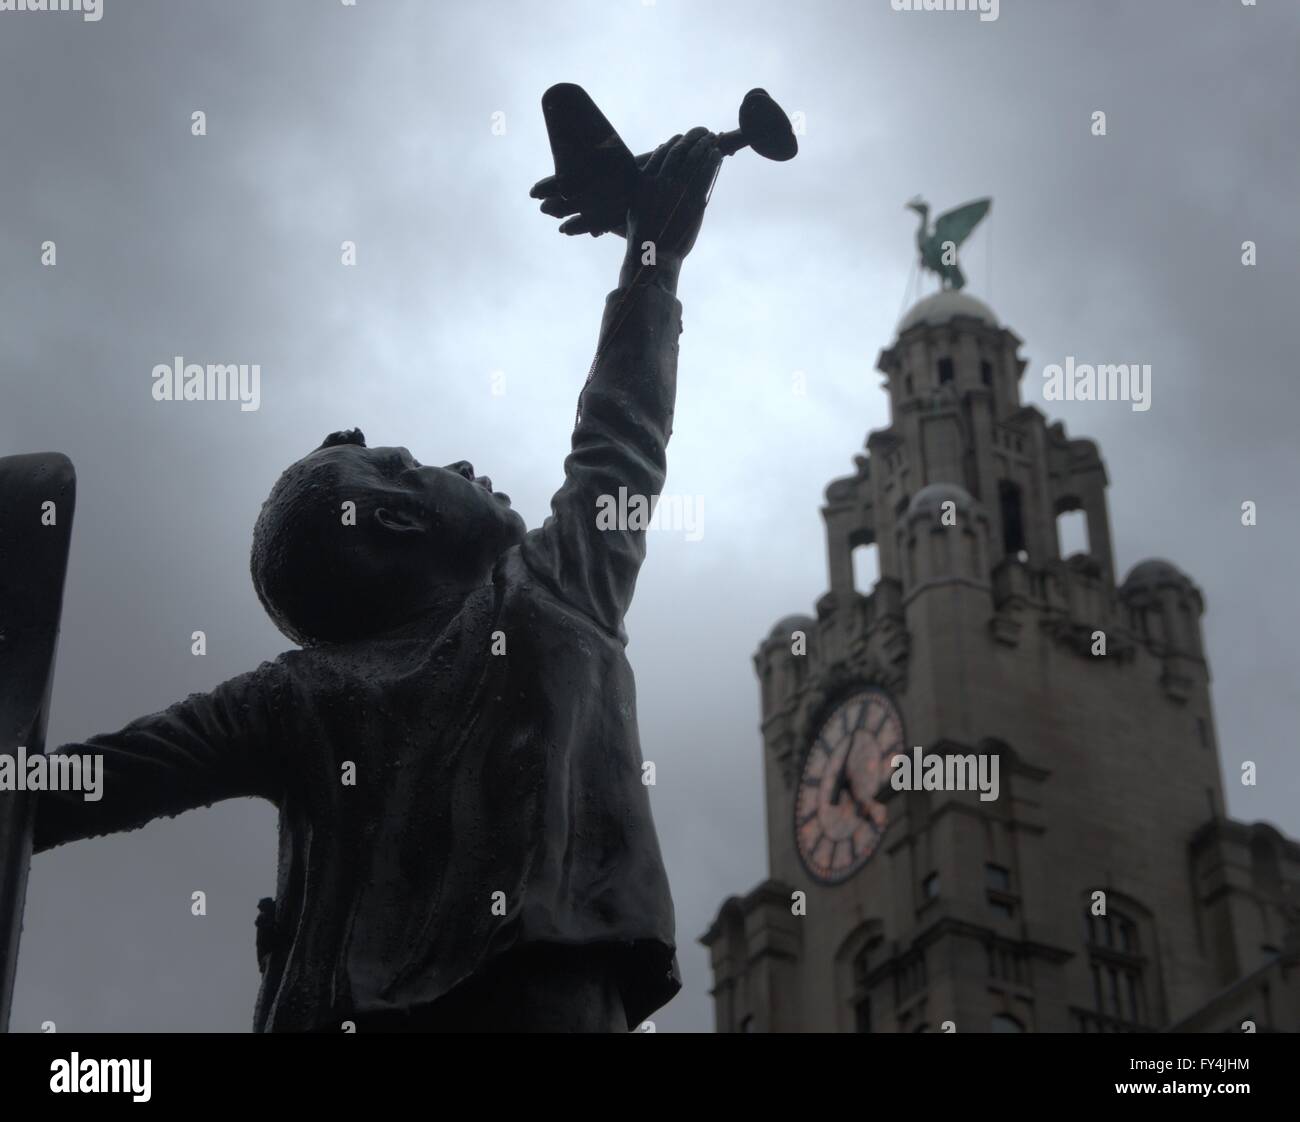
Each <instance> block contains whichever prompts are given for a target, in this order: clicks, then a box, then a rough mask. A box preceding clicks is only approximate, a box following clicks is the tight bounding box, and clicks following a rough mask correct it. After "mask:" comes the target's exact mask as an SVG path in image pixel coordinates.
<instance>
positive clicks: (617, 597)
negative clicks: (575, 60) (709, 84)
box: [522, 128, 722, 634]
mask: <svg viewBox="0 0 1300 1122" xmlns="http://www.w3.org/2000/svg"><path fill="white" fill-rule="evenodd" d="M716 140H717V138H716V136H714V135H713V134H712V133H710V132H708V131H707V130H705V129H702V128H698V129H692V130H691V131H690V132H689V133H687V134H686V135H685V136H679V137H674V138H673V139H672V140H670V141H668V142H667V143H666V144H663V145H660V147H659V148H658V149H656V150H655V152H654V154H653V155H652V156H651V158H650V160H649V162H648V163H647V164H646V166H645V167H644V168H643V169H642V172H641V176H640V180H639V183H638V188H637V193H636V196H635V198H634V200H633V204H632V208H631V210H630V211H629V213H628V225H627V253H626V255H625V257H624V261H623V267H622V271H621V273H620V276H619V287H618V289H617V290H616V291H615V292H613V293H611V294H610V296H609V298H608V299H607V300H606V304H605V315H604V319H603V321H602V323H601V330H600V341H599V344H598V346H597V350H596V360H595V362H594V363H593V364H592V369H591V374H590V375H589V377H588V380H587V384H586V386H585V387H584V388H583V390H582V394H581V396H580V397H579V399H578V422H577V426H576V428H575V429H574V433H573V450H572V451H571V452H570V453H569V456H568V458H567V459H566V460H565V462H564V475H565V479H564V484H563V486H561V488H560V489H559V491H557V492H556V494H555V496H554V498H553V499H552V500H551V517H550V518H548V519H547V520H546V522H545V523H544V524H543V525H542V527H541V529H539V530H537V531H535V532H533V533H531V534H529V535H528V537H527V538H526V539H525V540H524V543H523V546H522V554H523V557H524V560H525V562H526V563H527V564H528V565H529V567H530V568H531V569H532V570H533V571H534V572H536V573H537V574H538V575H539V576H541V577H542V578H543V579H544V580H546V581H547V583H548V584H550V585H551V586H552V587H553V588H554V589H555V591H556V592H557V593H558V594H559V596H560V597H561V598H562V599H564V600H567V601H568V602H569V603H571V604H573V605H574V606H575V607H577V608H579V609H581V610H582V611H584V612H585V613H587V614H589V615H591V616H592V617H594V618H595V620H596V621H597V622H598V623H600V624H601V625H602V626H603V627H604V628H606V630H608V631H610V632H612V633H614V634H621V630H622V621H623V616H624V614H625V613H626V612H627V609H628V606H629V604H630V603H631V600H632V592H633V589H634V588H635V586H636V576H637V571H638V570H639V569H640V567H641V562H642V560H643V559H644V558H645V530H644V527H643V525H641V523H640V522H638V521H637V520H636V518H635V516H634V517H633V518H632V519H630V520H629V519H627V518H625V517H623V516H624V515H625V514H627V513H629V512H634V511H637V510H640V511H648V509H649V508H648V506H647V505H645V504H648V503H650V502H652V501H657V500H656V497H657V496H658V495H659V493H660V492H661V490H662V489H663V484H664V478H665V473H666V465H667V460H666V452H665V450H666V448H667V444H668V437H669V435H670V434H671V432H672V419H673V402H674V399H675V397H676V390H677V336H678V335H679V333H680V332H681V304H680V303H679V302H678V301H677V298H676V292H677V278H678V274H679V272H680V270H681V264H682V261H683V260H684V259H685V257H686V255H687V254H688V253H689V252H690V251H691V247H692V246H693V245H694V244H695V239H696V236H697V235H698V233H699V229H700V223H701V221H702V220H703V217H704V207H705V203H706V202H707V199H708V192H709V188H710V186H711V185H712V183H713V179H714V176H715V174H716V172H717V168H718V164H719V163H720V162H721V160H722V155H721V153H720V152H719V150H718V148H717V145H716ZM650 262H652V263H650Z"/></svg>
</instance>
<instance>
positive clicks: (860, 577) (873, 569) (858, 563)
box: [852, 542, 880, 596]
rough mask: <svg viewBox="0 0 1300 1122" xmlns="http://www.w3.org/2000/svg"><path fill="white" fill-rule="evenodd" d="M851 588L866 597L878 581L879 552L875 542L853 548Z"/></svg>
mask: <svg viewBox="0 0 1300 1122" xmlns="http://www.w3.org/2000/svg"><path fill="white" fill-rule="evenodd" d="M852 557H853V587H854V589H855V590H856V591H858V592H861V593H862V594H863V595H864V596H865V595H867V594H868V593H869V592H870V591H871V590H872V589H873V588H875V587H876V582H877V581H879V580H880V550H879V549H878V548H877V547H876V543H875V542H871V543H869V544H864V545H855V546H854V547H853V554H852Z"/></svg>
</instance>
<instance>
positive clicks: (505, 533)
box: [251, 429, 525, 646]
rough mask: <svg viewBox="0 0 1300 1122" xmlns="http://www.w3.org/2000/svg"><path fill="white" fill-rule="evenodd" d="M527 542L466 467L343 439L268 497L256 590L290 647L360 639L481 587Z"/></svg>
mask: <svg viewBox="0 0 1300 1122" xmlns="http://www.w3.org/2000/svg"><path fill="white" fill-rule="evenodd" d="M348 504H351V505H348ZM524 532H525V527H524V523H523V519H521V518H520V517H519V515H517V514H516V513H515V512H514V511H513V510H512V509H511V508H510V497H509V496H508V495H503V494H500V493H498V492H495V491H493V490H492V481H491V479H489V478H487V477H486V476H482V477H476V476H475V475H474V468H473V466H472V465H470V464H468V463H466V462H464V461H461V462H459V463H454V464H448V465H447V466H446V467H441V468H438V467H422V466H421V465H420V464H418V463H416V461H415V460H413V459H412V458H411V454H410V452H408V451H407V450H406V449H405V448H367V447H366V440H365V437H364V436H362V434H361V432H360V431H359V430H357V429H351V430H349V431H348V432H336V433H334V434H333V435H331V436H328V437H326V438H325V441H324V443H323V444H321V446H320V447H319V448H317V449H316V450H315V451H314V452H312V453H311V454H310V455H308V456H304V457H303V458H302V459H301V460H299V461H298V462H297V463H295V464H291V465H290V466H289V467H288V469H287V470H286V471H285V472H284V474H283V475H281V476H280V478H279V479H278V480H277V481H276V484H275V486H274V487H273V488H271V494H270V496H269V497H268V498H267V500H266V502H265V503H263V504H262V512H261V514H260V515H259V516H258V519H257V525H256V526H255V527H254V529H253V553H252V559H251V561H252V571H253V585H254V587H255V588H256V589H257V595H258V598H259V599H260V600H261V601H262V606H263V607H264V608H266V610H267V613H268V614H269V615H270V617H271V619H272V620H273V621H274V622H275V625H276V626H277V627H278V628H279V629H280V630H281V631H283V632H284V633H285V635H287V636H288V637H289V638H290V639H292V640H293V641H294V642H296V643H301V644H302V645H303V646H312V645H314V644H317V643H322V642H341V641H345V640H348V639H358V638H363V637H365V636H366V635H374V634H378V633H380V632H383V631H386V630H389V629H390V628H392V627H394V626H396V625H398V624H401V623H404V622H406V621H407V620H409V619H411V618H413V617H414V616H417V615H419V614H420V613H421V612H423V611H425V610H427V609H429V608H431V607H433V605H434V604H436V603H437V602H438V601H440V600H441V599H443V598H445V597H446V595H447V594H449V593H456V592H461V591H467V590H468V589H469V588H471V587H473V586H475V585H477V584H481V583H482V582H483V581H485V580H486V579H487V577H488V575H489V573H490V571H491V568H492V565H493V562H494V561H495V560H496V559H497V557H499V556H500V555H501V553H502V552H503V551H504V550H505V549H508V548H509V547H510V546H511V545H514V544H515V543H517V542H518V541H520V540H521V539H522V538H523V536H524Z"/></svg>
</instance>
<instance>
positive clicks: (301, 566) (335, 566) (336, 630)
mask: <svg viewBox="0 0 1300 1122" xmlns="http://www.w3.org/2000/svg"><path fill="white" fill-rule="evenodd" d="M340 444H356V445H358V446H360V447H362V448H364V447H365V446H366V438H365V436H364V435H363V434H362V432H361V430H360V429H347V430H346V431H343V432H335V433H331V434H330V435H329V436H327V437H326V438H325V439H324V440H323V441H322V442H321V444H320V447H318V448H316V449H314V451H316V452H319V451H320V450H321V449H322V448H334V447H337V446H338V445H340ZM340 502H341V499H340V498H339V495H338V472H337V471H336V469H335V467H334V465H332V464H331V463H330V460H329V458H322V459H318V460H315V461H313V462H312V463H310V464H308V463H307V461H306V458H304V459H301V460H298V461H297V462H296V463H293V464H290V465H289V466H288V467H287V468H286V469H285V470H284V473H283V474H282V475H281V476H280V478H279V479H277V480H276V482H275V486H274V487H272V488H271V493H270V495H268V496H267V499H266V502H264V503H263V504H262V510H261V513H260V514H259V515H258V516H257V524H256V525H255V526H254V527H253V549H252V554H251V556H250V558H249V567H250V569H251V570H252V574H253V587H254V588H255V589H256V590H257V598H258V599H259V600H260V601H261V602H262V607H263V608H265V609H266V613H267V615H269V616H270V617H271V621H272V622H273V623H274V624H275V625H276V627H278V628H279V629H280V630H281V631H282V632H283V633H284V634H285V635H286V636H288V638H290V639H291V640H293V642H295V643H298V644H300V645H301V646H304V647H310V646H313V645H315V644H316V643H319V642H322V641H329V640H332V639H333V640H337V639H346V638H352V637H355V636H356V635H358V634H360V633H361V631H362V629H363V628H364V623H365V616H366V614H367V613H366V611H365V608H366V599H367V598H366V595H365V592H366V590H365V588H364V587H363V586H364V584H365V583H366V582H365V579H364V577H365V574H364V573H363V572H362V571H360V570H361V569H362V568H363V565H362V561H363V558H362V557H361V555H360V553H359V552H358V553H353V551H351V550H347V551H344V550H341V549H340V548H339V546H340V539H339V536H338V533H337V530H338V527H339V526H341V525H342V521H341V518H342V515H341V507H340ZM353 532H354V533H355V530H354V531H353ZM358 544H360V542H358Z"/></svg>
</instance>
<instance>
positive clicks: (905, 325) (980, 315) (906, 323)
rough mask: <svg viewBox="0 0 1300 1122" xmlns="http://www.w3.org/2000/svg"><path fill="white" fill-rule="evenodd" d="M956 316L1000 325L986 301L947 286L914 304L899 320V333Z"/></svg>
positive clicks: (946, 320)
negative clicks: (919, 325)
mask: <svg viewBox="0 0 1300 1122" xmlns="http://www.w3.org/2000/svg"><path fill="white" fill-rule="evenodd" d="M955 316H970V317H971V318H972V319H976V320H979V321H980V322H981V323H987V324H988V325H989V326H990V327H997V326H998V317H997V316H996V315H994V314H993V309H992V308H990V307H989V306H988V305H987V304H985V303H984V301H982V300H976V299H975V297H974V296H967V295H966V293H964V292H962V291H960V290H959V289H955V288H946V289H944V290H943V291H942V292H936V293H934V294H933V295H931V296H927V297H925V299H923V300H918V301H917V302H916V303H915V304H913V305H912V307H911V310H910V311H908V313H907V314H906V315H905V316H904V317H903V318H902V319H901V320H900V321H899V323H898V334H899V335H902V334H903V332H904V331H907V330H908V329H909V328H912V327H916V326H917V325H918V324H922V323H926V324H930V325H931V326H934V325H937V324H941V323H947V322H948V321H949V320H951V319H953V318H954V317H955Z"/></svg>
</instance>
